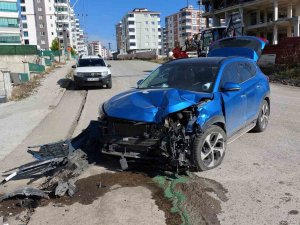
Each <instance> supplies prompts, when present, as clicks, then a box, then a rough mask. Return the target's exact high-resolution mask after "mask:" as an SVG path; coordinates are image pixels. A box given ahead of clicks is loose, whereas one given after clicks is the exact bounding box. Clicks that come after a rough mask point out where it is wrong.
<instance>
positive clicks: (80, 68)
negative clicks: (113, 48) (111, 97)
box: [73, 56, 112, 89]
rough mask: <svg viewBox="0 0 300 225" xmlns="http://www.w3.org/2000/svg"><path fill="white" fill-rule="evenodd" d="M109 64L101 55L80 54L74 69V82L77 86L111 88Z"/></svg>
mask: <svg viewBox="0 0 300 225" xmlns="http://www.w3.org/2000/svg"><path fill="white" fill-rule="evenodd" d="M110 67H111V66H110V65H107V64H106V63H105V61H104V60H103V59H102V57H101V56H81V57H80V58H79V59H78V62H77V64H76V65H74V66H73V68H75V71H74V82H75V86H76V87H77V88H80V87H84V86H98V87H103V86H104V85H105V86H106V88H109V89H110V88H112V79H111V71H110V69H109V68H110Z"/></svg>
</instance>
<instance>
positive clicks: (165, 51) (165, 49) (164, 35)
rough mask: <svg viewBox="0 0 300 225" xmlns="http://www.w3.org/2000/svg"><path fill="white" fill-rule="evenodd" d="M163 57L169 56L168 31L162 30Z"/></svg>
mask: <svg viewBox="0 0 300 225" xmlns="http://www.w3.org/2000/svg"><path fill="white" fill-rule="evenodd" d="M161 40H162V42H161V55H166V54H168V41H167V29H166V28H165V27H163V28H162V38H161Z"/></svg>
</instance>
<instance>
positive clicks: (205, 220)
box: [177, 176, 228, 225]
mask: <svg viewBox="0 0 300 225" xmlns="http://www.w3.org/2000/svg"><path fill="white" fill-rule="evenodd" d="M177 190H179V191H180V192H181V193H182V194H183V195H185V197H186V199H185V201H184V202H183V205H184V207H185V209H186V210H187V211H188V214H189V219H190V223H191V224H195V225H196V224H197V225H207V224H214V225H217V224H220V221H219V220H218V217H217V215H218V214H219V213H221V212H222V208H221V201H227V200H228V199H227V197H226V193H227V192H228V191H227V190H226V189H225V188H224V187H223V186H222V185H221V184H219V183H218V182H216V181H214V180H210V179H206V178H201V177H197V176H192V178H191V180H190V181H189V182H188V183H180V184H178V185H177ZM213 195H215V197H213Z"/></svg>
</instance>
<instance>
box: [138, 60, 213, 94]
mask: <svg viewBox="0 0 300 225" xmlns="http://www.w3.org/2000/svg"><path fill="white" fill-rule="evenodd" d="M218 71H219V68H218V66H213V65H202V64H195V63H194V64H186V65H182V64H165V65H163V66H161V67H159V68H157V69H156V70H155V71H153V72H152V73H151V74H150V75H149V76H148V77H147V78H146V79H145V80H144V82H143V83H142V84H141V85H140V86H139V87H138V88H143V89H146V88H178V89H182V90H190V91H198V92H211V91H212V90H213V86H214V83H215V80H216V77H217V74H218Z"/></svg>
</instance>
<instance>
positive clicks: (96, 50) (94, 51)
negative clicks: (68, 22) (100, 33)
mask: <svg viewBox="0 0 300 225" xmlns="http://www.w3.org/2000/svg"><path fill="white" fill-rule="evenodd" d="M88 50H89V55H101V56H102V44H101V42H100V41H92V42H90V43H89V45H88Z"/></svg>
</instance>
